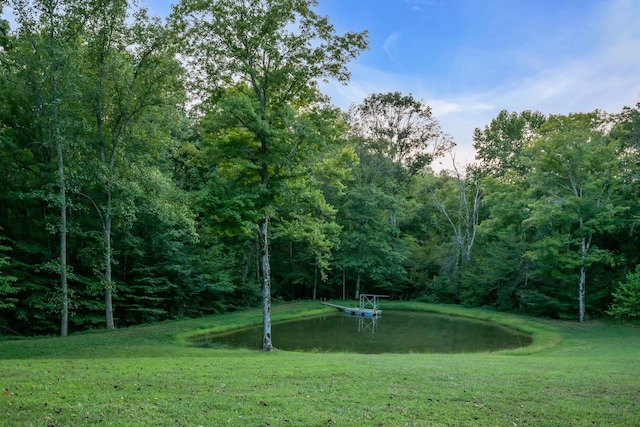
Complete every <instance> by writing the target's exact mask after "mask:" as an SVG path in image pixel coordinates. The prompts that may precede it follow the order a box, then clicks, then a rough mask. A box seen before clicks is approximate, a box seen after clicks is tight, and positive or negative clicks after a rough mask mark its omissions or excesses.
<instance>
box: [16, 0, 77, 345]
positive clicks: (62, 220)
mask: <svg viewBox="0 0 640 427" xmlns="http://www.w3.org/2000/svg"><path fill="white" fill-rule="evenodd" d="M11 6H12V8H13V11H14V13H15V16H16V21H17V23H18V26H19V29H18V32H19V34H20V37H21V38H22V40H24V41H25V42H26V43H28V44H29V47H30V49H31V50H30V54H31V55H32V58H31V59H26V58H25V60H26V61H27V62H28V63H29V66H31V67H34V70H33V72H32V73H31V76H32V77H34V79H35V80H33V81H32V82H31V83H32V84H34V85H35V87H36V90H37V91H38V93H37V94H36V98H37V99H38V101H39V102H38V105H37V106H36V108H37V109H38V111H39V114H38V118H39V120H40V124H41V130H42V134H41V137H42V138H43V142H44V143H45V144H46V145H47V146H48V148H49V149H50V150H51V151H52V152H53V153H55V159H56V173H57V187H58V194H57V196H55V197H54V198H53V199H54V200H55V201H56V204H57V206H58V210H59V221H58V225H57V228H58V234H59V257H58V263H57V269H58V271H59V276H60V292H59V295H60V317H61V320H60V323H61V324H60V335H62V336H66V335H67V334H68V331H69V285H68V279H69V267H68V265H67V262H68V255H67V236H68V221H67V210H68V203H67V174H66V168H65V151H66V147H67V145H69V144H70V140H71V139H72V138H71V137H70V134H67V133H65V123H66V124H68V123H70V122H71V120H70V117H68V116H67V115H65V112H64V110H65V107H66V108H67V111H68V107H69V104H70V102H69V101H70V100H69V94H73V93H74V89H73V87H72V86H73V84H72V83H71V82H72V77H73V76H74V72H73V69H72V66H71V61H70V60H69V54H70V52H72V51H73V50H74V49H75V48H76V47H77V44H76V43H77V36H78V22H79V21H80V15H79V13H78V12H79V8H78V5H77V4H76V3H75V2H67V1H63V0H60V1H56V0H34V1H32V2H31V1H27V0H14V1H12V3H11ZM25 52H29V51H28V50H25ZM25 54H26V55H28V53H25ZM63 100H66V101H67V102H64V101H63Z"/></svg>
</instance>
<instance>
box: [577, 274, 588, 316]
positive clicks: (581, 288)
mask: <svg viewBox="0 0 640 427" xmlns="http://www.w3.org/2000/svg"><path fill="white" fill-rule="evenodd" d="M586 278H587V272H586V268H585V267H584V266H582V267H580V280H579V282H578V304H579V306H580V322H584V318H585V303H584V297H585V293H586V292H585V282H586Z"/></svg>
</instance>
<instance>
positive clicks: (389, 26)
mask: <svg viewBox="0 0 640 427" xmlns="http://www.w3.org/2000/svg"><path fill="white" fill-rule="evenodd" d="M174 1H175V0H174ZM174 1H172V0H146V1H145V2H144V3H146V6H147V7H148V8H149V11H150V14H151V15H156V16H162V17H164V16H166V15H168V13H169V11H170V5H171V3H173V2H174ZM317 10H318V12H319V13H320V14H322V15H327V16H328V17H329V20H330V22H331V23H332V24H334V26H335V28H336V31H337V32H338V33H344V32H347V31H363V30H368V32H369V41H370V49H369V50H368V51H366V52H364V53H362V54H361V55H360V56H359V57H358V58H357V59H355V60H354V61H353V62H352V63H351V64H350V66H349V69H350V70H351V80H350V82H349V83H348V84H347V85H346V86H343V85H340V84H338V83H335V82H331V83H329V84H323V85H322V86H321V88H322V90H323V92H324V93H325V94H327V95H329V96H330V97H331V99H332V102H333V103H334V104H335V105H336V106H338V107H340V108H342V109H344V110H346V109H347V108H348V107H349V106H350V105H351V104H353V103H355V104H359V103H361V102H362V101H363V100H364V98H365V97H366V96H368V95H370V94H372V93H384V92H391V91H399V92H401V93H403V94H412V95H413V96H414V97H415V98H417V99H420V100H422V101H423V102H425V103H426V104H427V105H429V106H431V107H432V109H433V114H434V117H435V118H436V119H437V120H438V121H439V122H440V124H441V126H442V128H443V130H444V132H445V133H448V134H450V135H451V136H453V138H454V140H455V141H456V144H457V148H456V152H455V159H456V163H458V164H465V163H468V162H471V161H473V158H474V152H473V147H472V143H473V140H472V135H473V130H474V129H475V128H481V129H482V128H484V126H486V125H488V124H489V123H490V122H491V120H492V119H493V118H494V117H496V116H497V115H498V113H499V112H500V111H501V110H507V111H509V112H512V111H517V112H521V111H524V110H533V111H540V112H542V113H544V114H568V113H571V112H588V111H593V110H595V109H600V110H604V111H607V112H611V113H615V112H619V111H620V110H621V109H622V108H623V107H624V106H633V105H635V104H636V103H638V102H640V1H638V0H319V6H318V8H317ZM450 164H451V160H450V159H443V160H442V161H441V162H437V163H436V164H434V165H433V167H434V169H439V168H440V169H441V168H443V167H448V165H450Z"/></svg>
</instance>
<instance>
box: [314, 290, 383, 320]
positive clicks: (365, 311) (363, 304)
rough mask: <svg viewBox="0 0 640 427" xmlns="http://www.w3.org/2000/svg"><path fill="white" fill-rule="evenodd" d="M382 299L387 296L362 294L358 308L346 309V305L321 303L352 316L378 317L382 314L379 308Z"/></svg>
mask: <svg viewBox="0 0 640 427" xmlns="http://www.w3.org/2000/svg"><path fill="white" fill-rule="evenodd" d="M380 298H387V296H386V295H373V294H360V304H359V305H358V307H346V306H344V305H338V304H332V303H330V302H325V301H321V303H322V304H324V305H328V306H329V307H333V308H335V309H338V310H339V311H343V312H345V313H346V314H350V315H352V316H363V317H378V316H380V315H381V314H382V310H380V307H379V300H380Z"/></svg>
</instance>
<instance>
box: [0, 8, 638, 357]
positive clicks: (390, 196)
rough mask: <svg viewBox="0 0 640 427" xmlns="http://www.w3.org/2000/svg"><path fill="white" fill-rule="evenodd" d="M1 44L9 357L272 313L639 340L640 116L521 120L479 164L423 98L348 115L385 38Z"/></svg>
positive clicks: (268, 17)
mask: <svg viewBox="0 0 640 427" xmlns="http://www.w3.org/2000/svg"><path fill="white" fill-rule="evenodd" d="M2 5H5V6H6V5H9V6H10V7H11V10H12V13H13V18H14V20H15V28H11V27H10V25H9V23H8V22H7V21H1V20H0V75H1V78H0V162H1V164H2V166H1V171H2V174H1V175H0V200H1V203H0V333H3V334H19V335H22V334H27V335H31V334H43V333H59V334H61V335H66V334H68V333H69V332H70V331H77V330H84V329H91V328H107V329H114V328H115V327H116V326H125V325H131V324H139V323H145V322H153V321H159V320H164V319H173V318H180V317H186V316H199V315H203V314H208V313H216V312H221V311H228V310H235V309H239V308H243V307H249V306H256V305H261V306H262V308H263V315H264V322H263V323H264V331H263V343H262V346H263V349H265V350H269V349H271V348H272V342H271V332H270V310H271V301H272V299H277V300H293V299H301V298H308V299H315V298H320V297H322V298H353V297H357V295H358V294H359V293H363V292H367V293H370V292H375V293H384V294H388V295H390V296H392V297H393V298H396V299H416V300H422V301H430V302H439V303H455V304H465V305H470V306H482V307H492V308H495V309H499V310H521V311H524V312H528V313H532V314H535V315H542V316H551V317H559V318H572V319H578V320H580V321H583V320H585V319H587V318H589V317H592V316H602V315H607V314H613V315H617V316H622V317H624V316H627V317H634V316H635V317H637V316H638V315H639V314H640V313H638V308H637V307H638V299H639V297H638V294H639V289H640V285H639V284H638V283H640V278H638V272H637V271H636V265H638V264H639V262H640V261H639V260H638V247H639V242H638V235H637V233H636V225H637V224H638V217H637V215H636V212H637V206H636V204H637V201H636V200H637V194H636V192H637V191H638V190H637V189H638V186H637V180H638V176H639V175H640V153H639V148H640V104H639V105H637V106H635V107H628V108H625V109H623V111H621V112H617V113H615V114H608V113H605V112H603V111H594V112H588V113H575V114H568V115H544V114H542V113H540V112H532V111H523V112H507V111H503V112H501V113H500V114H499V115H498V116H497V117H496V118H495V119H494V120H493V121H492V122H491V123H490V124H488V125H487V126H485V127H484V128H483V129H476V131H475V133H474V135H473V140H474V146H475V148H476V150H477V153H478V156H477V162H476V163H474V164H471V165H465V166H459V165H456V166H454V167H453V169H452V170H449V171H444V172H440V173H435V172H433V170H432V169H431V168H430V164H431V163H432V162H433V161H434V160H436V159H437V158H439V157H442V156H447V155H451V153H452V150H453V148H454V146H455V143H454V142H453V141H452V139H451V138H450V137H449V136H448V135H447V134H446V133H445V132H444V131H443V129H441V127H440V125H439V123H438V121H437V119H436V118H435V117H433V114H432V111H431V108H430V107H429V106H428V105H426V104H425V103H424V102H422V101H420V100H417V99H415V98H414V97H413V96H412V95H405V94H401V93H398V92H391V93H378V94H371V95H369V96H368V97H367V98H366V99H364V100H363V101H362V102H361V103H360V104H357V105H353V106H352V107H351V108H350V109H349V110H348V111H340V110H339V109H337V108H336V107H334V106H332V105H331V103H330V100H329V99H328V98H327V97H326V96H325V95H324V94H323V93H322V92H321V91H320V89H319V86H318V83H319V82H320V81H322V80H325V79H333V80H336V81H338V82H342V83H345V84H346V83H347V82H348V80H349V70H348V64H349V62H350V61H351V60H353V59H354V58H356V57H357V56H358V55H359V54H360V53H361V52H362V51H364V50H366V49H367V48H368V41H367V33H366V32H347V33H345V34H338V33H336V31H335V29H334V27H333V26H332V25H331V24H330V22H329V20H328V18H327V17H323V16H320V15H318V14H317V13H316V12H315V10H314V8H315V6H316V5H317V3H316V2H315V1H314V0H246V1H237V0H209V1H205V2H202V1H196V0H182V1H181V2H179V3H177V4H176V5H174V6H173V11H172V14H171V16H170V17H169V18H167V20H166V21H162V20H160V19H158V18H154V17H150V16H149V15H148V13H147V11H146V10H145V9H144V8H142V7H139V6H137V5H136V4H134V3H133V2H129V1H127V0H31V1H28V0H10V1H5V2H0V7H2Z"/></svg>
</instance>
